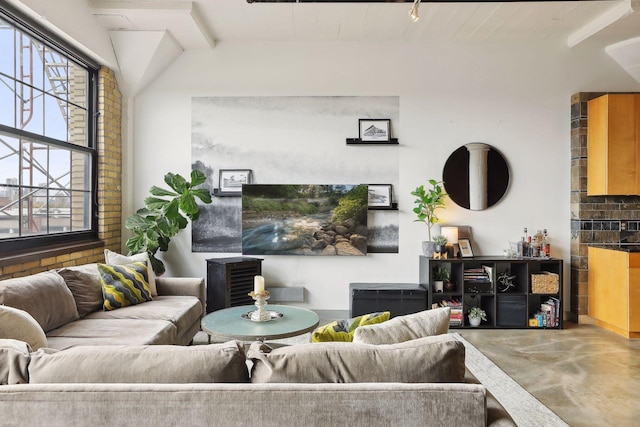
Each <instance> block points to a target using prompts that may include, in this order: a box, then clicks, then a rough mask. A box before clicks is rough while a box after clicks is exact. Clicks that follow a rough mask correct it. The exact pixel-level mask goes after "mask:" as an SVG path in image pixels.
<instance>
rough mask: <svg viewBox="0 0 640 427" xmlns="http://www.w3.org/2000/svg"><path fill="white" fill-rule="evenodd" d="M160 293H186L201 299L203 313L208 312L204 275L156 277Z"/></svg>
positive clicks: (165, 294) (164, 294) (163, 294)
mask: <svg viewBox="0 0 640 427" xmlns="http://www.w3.org/2000/svg"><path fill="white" fill-rule="evenodd" d="M156 287H157V289H158V295H162V296H167V295H185V296H193V297H196V298H198V299H199V300H200V304H202V313H203V315H204V313H205V312H206V303H205V289H204V279H203V278H202V277H156Z"/></svg>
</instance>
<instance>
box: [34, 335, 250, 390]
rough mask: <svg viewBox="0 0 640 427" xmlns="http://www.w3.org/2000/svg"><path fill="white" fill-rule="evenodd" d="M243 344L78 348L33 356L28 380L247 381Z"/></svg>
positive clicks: (135, 381) (134, 381) (81, 381)
mask: <svg viewBox="0 0 640 427" xmlns="http://www.w3.org/2000/svg"><path fill="white" fill-rule="evenodd" d="M248 381H249V372H248V370H247V366H246V356H245V353H244V349H243V346H242V344H241V343H238V342H236V341H229V342H226V343H223V344H210V345H199V346H190V347H182V346H171V345H166V346H165V345H154V346H102V347H93V346H78V347H74V348H70V349H68V350H64V351H55V350H51V349H43V350H40V351H38V352H36V353H33V354H32V355H31V362H30V363H29V383H31V384H34V383H38V384H41V383H174V384H175V383H246V382H248Z"/></svg>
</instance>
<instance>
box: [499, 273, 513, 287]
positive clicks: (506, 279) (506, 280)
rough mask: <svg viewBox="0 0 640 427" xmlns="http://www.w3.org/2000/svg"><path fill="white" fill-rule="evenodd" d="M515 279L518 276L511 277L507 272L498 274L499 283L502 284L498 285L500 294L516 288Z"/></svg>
mask: <svg viewBox="0 0 640 427" xmlns="http://www.w3.org/2000/svg"><path fill="white" fill-rule="evenodd" d="M515 278H516V276H509V273H508V272H506V271H503V272H502V273H500V274H498V283H500V284H499V285H498V290H499V291H500V292H507V291H508V290H510V289H513V288H515V287H516V285H514V284H513V279H515Z"/></svg>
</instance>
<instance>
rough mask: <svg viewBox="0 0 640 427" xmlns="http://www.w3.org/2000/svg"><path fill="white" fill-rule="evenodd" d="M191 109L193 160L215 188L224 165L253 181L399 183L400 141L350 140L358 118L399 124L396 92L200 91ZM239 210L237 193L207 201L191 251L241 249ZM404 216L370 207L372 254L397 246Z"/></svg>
mask: <svg viewBox="0 0 640 427" xmlns="http://www.w3.org/2000/svg"><path fill="white" fill-rule="evenodd" d="M191 107H192V108H191V111H192V122H191V158H192V165H193V167H194V168H197V169H199V170H202V171H203V172H204V173H205V175H206V176H207V182H206V184H207V185H208V186H209V188H214V189H217V188H220V182H219V181H220V176H219V171H220V170H233V169H240V168H247V169H250V170H251V177H250V182H251V183H252V184H300V183H305V184H318V185H324V184H336V185H337V184H343V183H354V184H356V183H369V182H384V183H389V184H393V185H398V182H399V160H398V159H399V158H398V147H397V145H396V146H394V145H385V144H381V143H375V145H376V147H375V149H374V148H372V147H367V146H362V147H354V146H351V145H345V137H348V136H353V133H354V130H355V129H354V124H355V123H358V120H359V119H362V118H367V117H371V118H373V119H374V120H376V118H378V117H385V118H388V119H389V120H390V121H391V122H392V123H393V124H394V126H397V125H398V124H399V122H400V117H399V114H400V113H399V112H400V98H399V97H397V96H273V97H272V96H265V97H261V96H256V97H251V96H249V97H242V96H239V97H194V98H192V101H191ZM385 120H386V119H385ZM223 184H224V183H223ZM221 195H224V194H221ZM241 209H242V207H241V200H240V198H239V197H214V198H213V202H212V203H211V204H210V205H205V206H201V209H200V220H198V221H195V222H194V223H193V224H192V229H191V230H192V250H193V251H194V252H217V253H241V251H242V230H241V223H242V212H241ZM374 217H375V218H374ZM398 218H399V216H398V211H390V212H388V211H370V212H369V221H368V233H369V235H368V238H367V243H368V252H369V253H372V252H398V249H397V248H398V240H399V233H398ZM380 236H384V239H383V240H378V237H380Z"/></svg>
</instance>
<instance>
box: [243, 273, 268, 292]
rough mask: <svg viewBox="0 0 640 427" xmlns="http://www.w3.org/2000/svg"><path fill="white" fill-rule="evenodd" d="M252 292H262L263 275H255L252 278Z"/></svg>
mask: <svg viewBox="0 0 640 427" xmlns="http://www.w3.org/2000/svg"><path fill="white" fill-rule="evenodd" d="M245 292H246V291H245ZM253 292H254V293H256V294H261V293H263V292H264V277H262V276H255V277H254V278H253Z"/></svg>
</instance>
